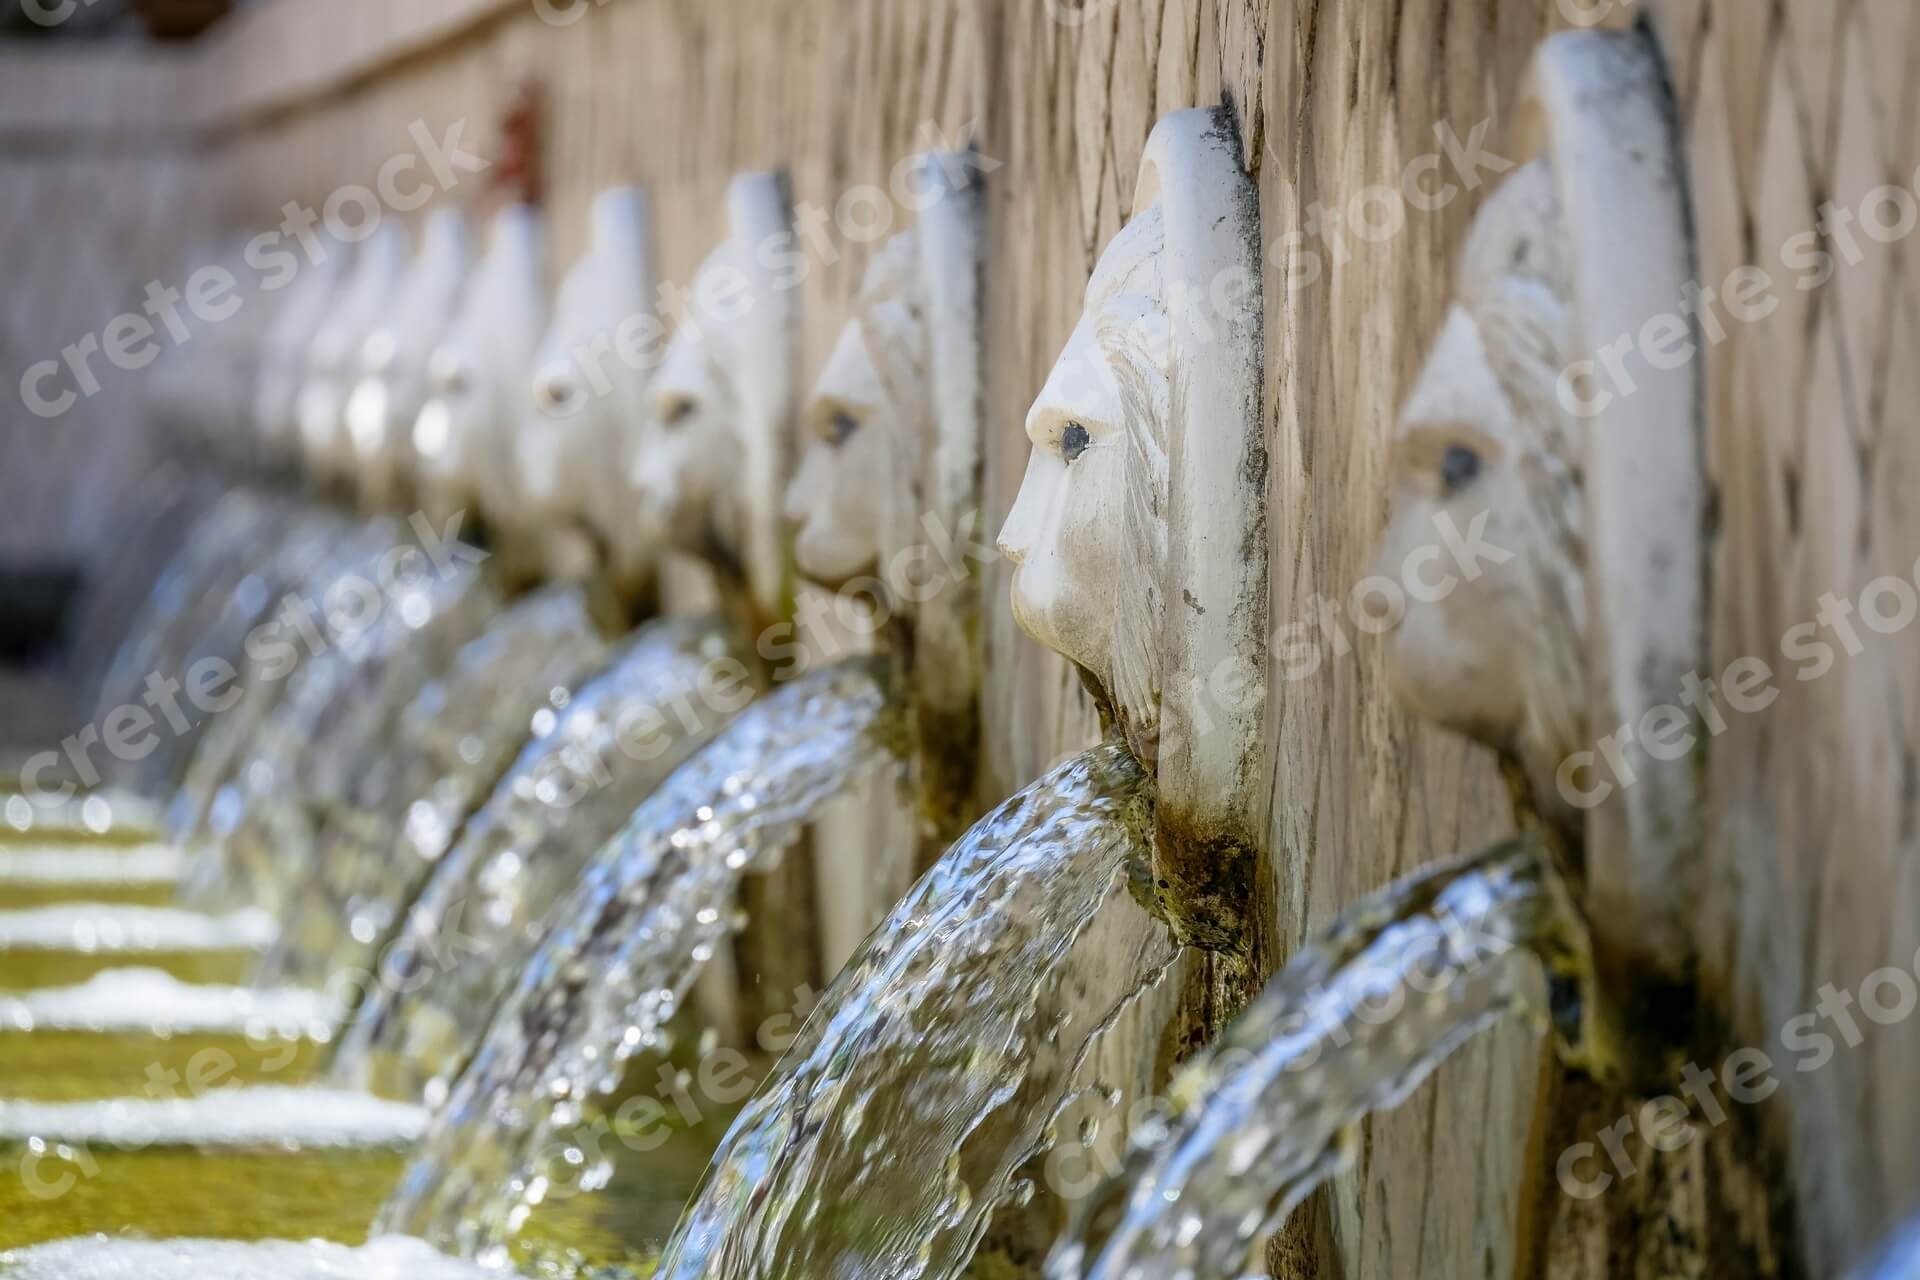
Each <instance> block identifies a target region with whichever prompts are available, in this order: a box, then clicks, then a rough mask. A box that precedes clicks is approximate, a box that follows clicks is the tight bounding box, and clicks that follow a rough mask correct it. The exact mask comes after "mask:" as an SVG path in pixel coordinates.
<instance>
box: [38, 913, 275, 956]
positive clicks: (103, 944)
mask: <svg viewBox="0 0 1920 1280" xmlns="http://www.w3.org/2000/svg"><path fill="white" fill-rule="evenodd" d="M277 933H278V927H277V926H276V925H275V924H274V920H273V916H272V915H271V914H269V913H268V912H266V911H263V910H261V909H259V908H257V907H249V908H248V909H246V910H244V911H236V912H234V913H233V914H232V915H228V916H209V915H202V914H200V913H199V912H196V911H181V910H179V909H178V908H175V907H131V906H107V905H103V904H100V903H87V902H81V903H62V904H60V905H58V906H51V907H35V908H33V909H32V910H28V911H0V951H6V950H13V951H81V952H86V953H88V954H90V955H91V954H103V955H121V954H136V953H139V952H142V951H264V950H266V949H267V948H268V947H269V946H271V945H272V944H273V940H274V936H275V935H276V934H277Z"/></svg>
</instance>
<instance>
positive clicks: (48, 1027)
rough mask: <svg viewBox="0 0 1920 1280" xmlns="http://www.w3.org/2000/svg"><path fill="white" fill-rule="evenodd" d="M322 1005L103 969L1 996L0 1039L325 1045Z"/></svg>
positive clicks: (327, 1021)
mask: <svg viewBox="0 0 1920 1280" xmlns="http://www.w3.org/2000/svg"><path fill="white" fill-rule="evenodd" d="M328 1004H329V1001H328V1000H327V999H326V997H325V995H324V994H323V993H321V992H318V991H299V990H291V989H290V990H282V991H254V990H252V989H250V988H248V987H216V986H198V985H195V984H193V983H187V982H182V981H180V980H179V979H178V978H176V977H174V976H173V975H172V974H170V973H166V972H163V971H162V970H159V969H134V968H128V969H108V970H107V971H106V972H104V973H100V974H96V975H94V977H93V978H91V979H89V980H88V981H86V982H83V983H81V984H80V985H79V986H77V987H57V988H48V989H46V990H42V991H29V992H24V993H22V994H20V995H18V996H11V997H0V1033H3V1032H7V1031H99V1032H119V1033H143V1032H145V1033H153V1034H156V1035H194V1034H201V1035H205V1034H215V1035H218V1034H231V1035H249V1036H252V1037H254V1038H255V1039H266V1038H269V1037H274V1036H278V1037H280V1038H283V1039H295V1038H299V1037H302V1036H305V1037H308V1038H311V1039H315V1040H320V1041H325V1040H328V1039H330V1038H331V1036H332V1033H333V1019H332V1018H331V1017H330V1016H329V1015H328V1012H327V1009H328Z"/></svg>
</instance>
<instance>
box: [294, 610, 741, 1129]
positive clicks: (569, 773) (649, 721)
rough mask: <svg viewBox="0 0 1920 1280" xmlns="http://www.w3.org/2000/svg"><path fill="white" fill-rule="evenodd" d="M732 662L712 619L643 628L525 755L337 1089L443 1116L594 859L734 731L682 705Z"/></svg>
mask: <svg viewBox="0 0 1920 1280" xmlns="http://www.w3.org/2000/svg"><path fill="white" fill-rule="evenodd" d="M732 651H733V650H732V633H731V631H730V630H729V628H728V627H727V626H726V625H725V624H724V623H722V622H720V621H719V620H718V619H714V618H686V619H664V620H661V621H657V622H653V623H649V624H648V625H646V626H645V627H642V628H641V629H640V631H639V632H638V633H636V634H635V635H634V637H633V638H632V639H631V640H630V641H629V642H628V643H627V645H626V646H625V648H624V649H623V650H622V652H621V655H620V657H619V658H618V659H617V660H616V661H615V662H614V663H613V665H612V666H611V667H609V668H608V669H607V670H606V671H605V672H603V673H602V674H601V675H599V676H598V677H596V678H595V679H594V680H592V681H591V682H589V683H588V684H587V685H585V686H584V687H583V688H581V689H580V691H579V692H578V693H577V694H575V695H574V697H573V698H572V700H571V701H570V702H569V703H568V704H567V707H566V709H565V710H564V711H563V712H560V713H558V715H557V717H556V723H555V724H554V725H553V726H552V727H551V729H550V730H549V731H548V732H547V733H545V734H542V735H541V736H539V737H537V738H535V739H534V740H533V741H532V742H531V743H529V744H528V745H527V746H526V747H525V748H524V749H523V750H522V751H521V753H520V756H519V759H518V760H516V761H515V763H514V765H513V767H512V768H511V769H510V770H509V771H508V773H507V774H506V776H505V777H504V778H503V779H502V780H501V781H500V783H499V784H498V785H497V786H495V788H494V790H493V794H492V795H491V796H490V797H489V798H488V800H487V802H486V804H484V805H483V806H482V807H481V809H480V811H479V812H478V813H477V814H475V815H474V817H473V819H472V820H471V821H470V822H469V823H468V824H467V829H466V831H465V832H464V834H463V835H462V836H461V838H460V841H459V842H458V843H457V844H456V845H455V846H454V848H453V849H452V851H451V852H449V853H448V854H447V856H446V857H444V858H442V859H441V860H440V861H439V863H438V864H437V865H436V866H435V867H434V869H433V875H432V878H431V879H430V880H429V881H428V882H427V885H426V887H425V889H423V890H422V891H421V894H420V896H419V898H418V899H417V900H416V901H415V902H414V904H413V906H412V907H411V908H410V909H409V910H408V911H407V913H406V920H405V923H404V926H403V928H402V930H401V933H400V935H399V937H398V939H397V940H396V942H395V943H394V945H393V946H392V947H391V948H389V949H388V951H387V954H386V957H385V960H384V962H383V965H382V967H381V970H380V974H379V976H380V979H381V980H380V982H379V983H377V984H376V986H375V989H374V990H373V991H372V992H371V993H369V995H368V1003H367V1004H366V1005H364V1006H363V1007H362V1009H361V1010H360V1015H359V1017H357V1018H356V1019H355V1021H354V1024H353V1026H352V1027H351V1028H350V1029H349V1030H348V1032H347V1034H346V1037H345V1038H344V1040H343V1041H342V1043H341V1046H340V1050H339V1053H338V1055H337V1056H336V1057H335V1059H334V1063H333V1069H332V1075H333V1078H334V1080H335V1082H336V1083H338V1084H341V1085H343V1086H351V1087H356V1088H369V1089H373V1090H375V1091H376V1092H379V1093H381V1094H384V1095H387V1096H390V1097H400V1098H426V1099H429V1100H431V1101H433V1102H436V1103H438V1102H443V1101H445V1099H446V1096H447V1091H448V1090H449V1089H450V1088H451V1087H452V1084H453V1081H454V1079H455V1077H456V1076H457V1075H458V1073H459V1071H460V1069H461V1068H462V1067H464V1066H465V1065H466V1062H467V1059H468V1058H469V1057H470V1056H471V1055H472V1053H473V1051H474V1050H475V1049H476V1048H477V1047H478V1045H479V1042H480V1038H481V1037H482V1036H483V1035H485V1034H486V1030H487V1023H488V1019H489V1018H490V1017H491V1015H492V1012H493V1010H494V1008H495V1006H497V1005H498V1004H499V1002H500V999H501V997H502V996H504V995H505V994H506V993H507V992H508V991H510V990H512V988H513V986H514V984H515V982H516V981H518V979H519V975H520V972H521V970H522V969H523V968H525V966H526V963H527V959H528V957H529V956H531V955H532V954H533V951H534V948H535V947H536V946H538V945H539V942H540V940H541V939H542V938H543V937H544V936H545V933H546V930H547V929H548V927H549V925H550V923H551V916H552V913H553V909H554V907H555V906H556V905H557V904H558V903H559V902H560V901H561V899H562V898H563V897H564V896H565V894H566V893H567V891H568V889H570V888H571V887H572V886H573V885H574V884H575V882H576V881H578V880H579V878H580V873H581V870H582V868H583V867H585V865H586V863H587V859H588V858H589V857H591V856H592V855H593V854H594V853H595V852H596V851H598V850H599V849H600V847H601V846H602V845H604V844H606V842H607V841H608V840H610V839H612V838H613V836H614V835H615V834H616V833H617V832H618V831H619V830H620V828H621V827H622V826H624V825H625V824H626V822H627V820H628V819H629V818H630V817H631V816H632V814H633V811H634V810H635V809H636V808H637V807H638V806H639V805H640V803H641V801H643V800H645V799H646V798H647V796H648V795H650V794H651V793H652V792H653V790H654V788H656V787H657V786H659V785H660V782H661V780H662V779H664V778H665V777H666V776H667V775H668V774H669V773H671V772H672V771H673V770H674V769H675V768H677V767H678V766H679V765H680V764H681V763H682V762H683V761H685V760H686V758H687V757H688V756H689V755H690V754H692V752H693V751H694V750H696V749H697V748H699V747H700V746H702V745H703V744H704V743H706V742H707V741H708V740H709V739H710V738H711V737H712V735H713V734H714V733H716V732H718V731H719V730H720V729H721V728H723V727H725V725H726V722H727V717H726V716H725V715H723V714H720V713H718V712H715V711H712V710H709V709H706V708H702V709H701V711H700V714H698V715H687V716H683V715H682V714H681V713H680V712H679V711H677V710H675V703H676V702H678V701H679V700H681V699H682V698H684V697H685V695H686V694H687V693H689V692H690V691H692V690H694V689H696V688H698V686H699V681H700V678H701V673H702V672H703V671H704V670H706V669H708V667H709V666H710V665H711V664H713V663H715V662H718V661H720V660H722V659H724V658H726V657H727V656H728V655H729V654H730V653H731V652H732ZM641 726H657V729H656V732H654V733H653V734H652V735H651V736H649V735H648V734H645V733H641V732H638V730H639V729H640V727H641ZM429 971H431V972H429Z"/></svg>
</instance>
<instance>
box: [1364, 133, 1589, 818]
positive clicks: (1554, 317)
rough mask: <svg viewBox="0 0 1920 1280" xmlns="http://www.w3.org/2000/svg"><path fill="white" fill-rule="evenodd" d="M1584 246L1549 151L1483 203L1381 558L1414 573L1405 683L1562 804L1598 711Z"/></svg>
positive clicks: (1395, 457)
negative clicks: (1587, 527)
mask: <svg viewBox="0 0 1920 1280" xmlns="http://www.w3.org/2000/svg"><path fill="white" fill-rule="evenodd" d="M1570 256H1571V255H1570V250H1569V246H1568V242H1567V238H1566V234H1565V230H1564V228H1563V225H1562V219H1561V210H1560V203H1559V197H1558V195H1557V194H1556V191H1555V185H1554V178H1553V173H1552V170H1551V168H1550V167H1549V165H1548V163H1547V162H1546V161H1544V160H1536V161H1533V162H1531V163H1529V164H1527V165H1525V166H1523V167H1522V168H1520V169H1517V170H1515V171H1514V172H1513V173H1512V174H1511V175H1510V176H1509V177H1508V178H1507V179H1506V181H1505V182H1504V183H1503V184H1502V185H1501V187H1500V188H1499V189H1498V190H1496V191H1495V192H1493V193H1492V194H1491V195H1490V196H1489V197H1488V198H1487V201H1486V204H1485V205H1484V207H1482V208H1481V210H1480V212H1479V213H1478V215H1477V216H1476V217H1475V219H1474V223H1473V228H1472V230H1471V232H1470V233H1469V234H1468V237H1467V241H1466V245H1465V248H1464V251H1463V253H1462V257H1461V261H1460V268H1459V278H1458V283H1457V288H1456V295H1455V299H1454V304H1453V306H1452V308H1451V309H1450V310H1449V311H1448V313H1447V317H1446V322H1445V324H1444V325H1443V327H1442V328H1441V331H1440V335H1439V337H1438V338H1437V339H1436V340H1435V342H1434V346H1433V350H1432V352H1431V353H1430V354H1429V356H1428V358H1427V363H1426V365H1425V367H1424V368H1423V369H1422V371H1421V373H1420V376H1419V379H1418V380H1417V381H1416V382H1415V384H1414V387H1413V391H1412V392H1411V394H1410V395H1409V396H1408V397H1407V400H1406V403H1405V405H1404V406H1403V408H1402V411H1401V418H1400V425H1399V429H1398V433H1397V435H1396V437H1395V440H1394V446H1393V454H1392V464H1391V465H1392V477H1393V513H1392V518H1391V521H1390V523H1389V524H1388V527H1387V530H1386V533H1385V535H1384V538H1383V541H1382V545H1381V548H1380V552H1379V556H1378V560H1377V563H1376V566H1375V571H1376V572H1377V573H1379V574H1381V575H1383V576H1386V577H1388V578H1391V579H1392V580H1394V581H1404V582H1405V583H1406V584H1407V595H1408V603H1407V611H1406V615H1405V617H1404V619H1403V620H1402V621H1401V622H1400V624H1399V625H1398V626H1397V627H1396V628H1394V629H1393V630H1392V632H1391V633H1390V634H1389V635H1388V638H1387V654H1388V662H1389V671H1390V676H1391V679H1392V682H1393V687H1394V690H1395V692H1396V693H1397V694H1398V696H1399V697H1400V698H1401V700H1402V701H1403V702H1405V703H1406V704H1407V705H1408V706H1409V707H1410V708H1411V709H1412V710H1414V711H1416V712H1418V713H1419V714H1420V715H1422V716H1425V717H1427V718H1429V719H1432V720H1434V721H1437V722H1439V723H1441V724H1444V725H1447V726H1449V727H1451V728H1454V729H1457V730H1460V731H1462V732H1465V733H1467V734H1470V735H1472V736H1473V737H1475V738H1478V739H1480V740H1481V741H1483V742H1486V743H1488V744H1489V745H1491V746H1493V747H1495V748H1497V749H1499V750H1501V751H1503V752H1505V753H1507V754H1508V755H1510V756H1511V757H1512V758H1514V759H1516V760H1517V761H1518V762H1519V763H1520V764H1521V765H1522V767H1523V768H1524V769H1525V771H1526V773H1527V775H1528V778H1529V780H1530V782H1531V783H1532V790H1533V792H1534V795H1535V797H1536V799H1537V800H1538V801H1539V802H1540V803H1541V804H1542V805H1543V806H1544V807H1545V808H1546V809H1547V810H1548V811H1549V813H1550V814H1552V813H1553V811H1554V810H1555V807H1556V806H1558V805H1559V801H1558V799H1557V792H1556V788H1555V786H1554V776H1555V771H1556V770H1557V768H1558V767H1559V764H1560V762H1561V760H1563V759H1564V758H1565V757H1566V756H1567V755H1568V754H1569V753H1570V752H1572V751H1575V750H1577V749H1578V748H1579V747H1580V745H1581V743H1582V741H1583V740H1584V739H1585V737H1586V720H1587V716H1586V712H1585V699H1586V690H1587V681H1586V674H1587V673H1586V671H1585V665H1584V660H1583V657H1582V654H1583V652H1584V649H1583V644H1584V642H1583V636H1584V635H1585V633H1586V590H1585V585H1584V582H1583V578H1582V572H1583V568H1582V567H1583V563H1584V559H1585V537H1584V530H1583V521H1584V500H1583V491H1582V476H1581V457H1582V444H1583V432H1584V430H1586V429H1587V428H1586V426H1585V424H1583V423H1582V422H1581V421H1580V420H1579V419H1578V418H1576V417H1575V416H1574V415H1573V414H1571V413H1570V412H1569V411H1568V410H1567V409H1566V408H1565V407H1563V405H1562V403H1561V401H1560V398H1559V397H1558V395H1557V394H1556V385H1557V382H1558V380H1559V378H1560V374H1561V371H1562V370H1563V369H1564V368H1566V367H1567V365H1568V363H1569V361H1570V360H1571V359H1572V353H1571V352H1570V351H1569V349H1568V348H1569V345H1570V343H1571V341H1572V323H1573V313H1572V305H1571V301H1570V299H1571V296H1572V280H1571V265H1570ZM1449 530H1451V531H1453V532H1452V533H1449ZM1476 542H1477V543H1478V544H1480V546H1482V547H1486V548H1492V550H1490V551H1486V552H1485V553H1484V554H1481V553H1479V552H1477V551H1475V550H1473V546H1474V544H1475V543H1476ZM1463 546H1464V547H1467V548H1468V549H1469V550H1468V552H1467V555H1469V556H1471V558H1472V559H1473V561H1474V563H1473V564H1472V565H1468V564H1467V563H1466V559H1465V557H1463V555H1462V553H1461V552H1460V551H1459V548H1460V547H1463ZM1423 597H1424V598H1423ZM1555 816H1564V815H1555Z"/></svg>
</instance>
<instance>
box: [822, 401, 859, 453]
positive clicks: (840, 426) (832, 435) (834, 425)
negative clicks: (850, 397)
mask: <svg viewBox="0 0 1920 1280" xmlns="http://www.w3.org/2000/svg"><path fill="white" fill-rule="evenodd" d="M859 429H860V420H859V419H858V418H856V417H854V416H853V415H852V414H850V413H848V412H847V411H846V410H845V409H842V410H840V411H839V412H838V413H835V414H834V415H833V417H832V418H831V419H830V420H829V421H828V423H827V443H829V444H832V445H836V446H837V445H843V444H845V443H846V442H847V441H848V440H850V439H852V437H853V433H854V432H856V431H858V430H859Z"/></svg>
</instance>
